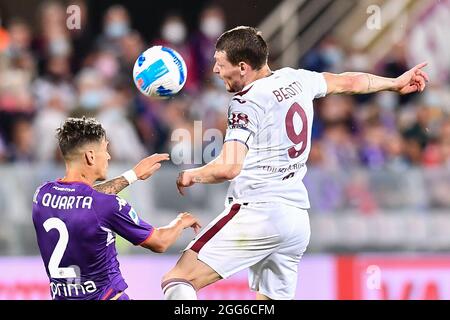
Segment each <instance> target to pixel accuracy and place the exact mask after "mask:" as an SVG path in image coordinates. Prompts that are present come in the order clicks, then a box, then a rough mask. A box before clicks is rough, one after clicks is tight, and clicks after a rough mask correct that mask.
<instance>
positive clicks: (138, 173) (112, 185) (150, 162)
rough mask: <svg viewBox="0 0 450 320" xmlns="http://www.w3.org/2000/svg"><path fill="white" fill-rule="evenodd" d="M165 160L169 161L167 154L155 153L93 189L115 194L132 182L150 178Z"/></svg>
mask: <svg viewBox="0 0 450 320" xmlns="http://www.w3.org/2000/svg"><path fill="white" fill-rule="evenodd" d="M166 160H169V154H168V153H163V154H158V153H155V154H153V155H151V156H149V157H147V158H144V159H142V160H141V161H139V163H138V164H137V165H136V166H134V168H133V169H131V170H129V171H127V172H124V173H123V174H122V175H121V176H119V177H116V178H114V179H111V180H108V181H105V182H102V183H99V184H96V185H95V186H94V187H93V188H94V189H95V190H97V191H98V192H102V193H107V194H117V193H119V192H120V191H122V190H123V189H125V188H126V187H127V186H129V185H130V184H132V183H133V182H135V181H137V180H146V179H148V178H149V177H151V176H152V175H153V174H154V173H155V172H156V171H157V170H158V169H159V168H161V163H160V162H161V161H166Z"/></svg>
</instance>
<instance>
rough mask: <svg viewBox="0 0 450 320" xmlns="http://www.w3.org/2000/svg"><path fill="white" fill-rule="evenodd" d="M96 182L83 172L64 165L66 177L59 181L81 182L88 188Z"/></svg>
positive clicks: (91, 176)
mask: <svg viewBox="0 0 450 320" xmlns="http://www.w3.org/2000/svg"><path fill="white" fill-rule="evenodd" d="M96 180H97V178H95V177H94V176H93V175H92V174H89V173H88V172H86V171H85V170H81V169H80V168H78V167H74V166H69V165H66V175H65V176H64V178H62V179H61V181H63V182H83V183H85V184H87V185H90V186H93V185H94V182H95V181H96Z"/></svg>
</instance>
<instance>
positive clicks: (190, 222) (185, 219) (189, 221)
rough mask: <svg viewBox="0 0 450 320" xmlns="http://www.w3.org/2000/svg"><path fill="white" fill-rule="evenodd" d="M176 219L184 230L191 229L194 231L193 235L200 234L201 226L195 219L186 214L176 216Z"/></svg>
mask: <svg viewBox="0 0 450 320" xmlns="http://www.w3.org/2000/svg"><path fill="white" fill-rule="evenodd" d="M177 218H179V219H180V220H181V222H182V224H183V228H184V229H186V228H189V227H191V228H192V229H194V232H195V234H198V233H199V232H200V228H201V227H202V226H201V225H200V222H199V221H198V219H197V217H195V216H193V215H192V214H190V213H188V212H182V213H180V214H179V215H178V217H177Z"/></svg>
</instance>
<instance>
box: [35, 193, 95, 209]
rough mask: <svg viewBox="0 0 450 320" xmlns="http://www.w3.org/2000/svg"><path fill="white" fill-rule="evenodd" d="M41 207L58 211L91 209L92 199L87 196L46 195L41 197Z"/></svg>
mask: <svg viewBox="0 0 450 320" xmlns="http://www.w3.org/2000/svg"><path fill="white" fill-rule="evenodd" d="M41 202H42V205H43V206H44V207H50V208H53V209H58V210H71V209H91V208H92V197H89V196H61V195H56V194H51V193H46V194H44V196H43V197H42V201H41Z"/></svg>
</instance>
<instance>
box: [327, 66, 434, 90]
mask: <svg viewBox="0 0 450 320" xmlns="http://www.w3.org/2000/svg"><path fill="white" fill-rule="evenodd" d="M426 65H427V63H426V62H423V63H420V64H418V65H416V66H415V67H414V68H412V69H410V70H408V71H407V72H405V73H404V74H402V75H401V76H399V77H397V78H384V77H380V76H376V75H374V74H370V73H363V72H345V73H341V74H334V73H328V72H324V73H323V76H324V78H325V81H326V82H327V88H328V89H327V94H340V93H345V94H366V93H374V92H379V91H384V90H388V91H395V92H398V93H400V94H409V93H413V92H422V91H423V90H424V89H425V86H426V83H427V82H428V81H429V78H428V75H427V74H426V73H425V71H423V70H422V68H424V67H425V66H426Z"/></svg>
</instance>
